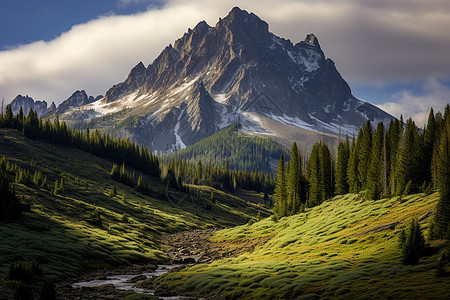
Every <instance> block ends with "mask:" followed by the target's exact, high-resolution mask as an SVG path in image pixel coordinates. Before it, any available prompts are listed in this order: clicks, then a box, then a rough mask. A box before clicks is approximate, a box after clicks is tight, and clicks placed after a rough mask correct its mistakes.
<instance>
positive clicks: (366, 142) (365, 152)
mask: <svg viewBox="0 0 450 300" xmlns="http://www.w3.org/2000/svg"><path fill="white" fill-rule="evenodd" d="M358 139H361V140H360V145H359V149H358V181H359V184H360V186H361V189H362V190H364V189H366V188H367V186H366V180H367V172H368V170H369V166H370V157H371V149H372V125H371V124H370V121H369V120H367V122H366V125H365V126H364V127H363V131H362V135H361V136H359V135H358ZM357 142H358V141H357Z"/></svg>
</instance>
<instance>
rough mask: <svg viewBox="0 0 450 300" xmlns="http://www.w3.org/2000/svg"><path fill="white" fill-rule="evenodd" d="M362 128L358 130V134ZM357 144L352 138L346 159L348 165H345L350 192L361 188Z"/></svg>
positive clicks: (355, 191)
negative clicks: (348, 155)
mask: <svg viewBox="0 0 450 300" xmlns="http://www.w3.org/2000/svg"><path fill="white" fill-rule="evenodd" d="M361 132H362V130H360V133H359V134H362V133H361ZM359 144H360V143H356V142H355V140H354V139H353V141H352V146H351V150H350V157H349V159H348V167H347V182H348V189H349V192H350V193H358V192H359V191H360V189H361V185H360V183H359V180H358V149H359Z"/></svg>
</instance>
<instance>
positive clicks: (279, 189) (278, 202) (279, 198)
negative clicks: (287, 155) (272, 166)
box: [273, 153, 287, 218]
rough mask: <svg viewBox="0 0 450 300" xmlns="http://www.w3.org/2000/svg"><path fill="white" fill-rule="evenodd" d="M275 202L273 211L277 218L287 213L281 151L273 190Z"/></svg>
mask: <svg viewBox="0 0 450 300" xmlns="http://www.w3.org/2000/svg"><path fill="white" fill-rule="evenodd" d="M274 198H275V204H274V208H273V209H274V212H275V216H276V217H277V218H281V217H284V216H286V215H287V191H286V172H285V166H284V155H283V153H281V156H280V162H279V164H278V169H277V179H276V183H275V192H274Z"/></svg>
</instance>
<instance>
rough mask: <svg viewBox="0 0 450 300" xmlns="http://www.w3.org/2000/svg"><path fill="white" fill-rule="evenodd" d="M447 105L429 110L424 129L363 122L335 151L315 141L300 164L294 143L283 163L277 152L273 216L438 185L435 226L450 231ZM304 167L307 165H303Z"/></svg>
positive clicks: (449, 108)
mask: <svg viewBox="0 0 450 300" xmlns="http://www.w3.org/2000/svg"><path fill="white" fill-rule="evenodd" d="M449 114H450V106H449V105H447V107H446V108H445V111H444V115H442V113H441V112H437V113H436V114H435V113H434V111H433V109H431V110H430V112H429V115H428V122H427V124H426V126H425V127H424V128H423V129H420V128H418V127H417V126H416V124H415V123H414V121H413V120H412V119H411V118H410V119H408V120H406V123H404V122H403V119H402V118H400V120H398V119H393V120H391V122H390V124H389V127H388V128H385V126H384V124H383V123H382V122H380V123H378V124H377V126H376V128H375V129H373V128H372V124H371V122H370V121H367V122H366V123H365V124H364V126H363V127H362V128H361V129H360V130H359V133H358V135H357V137H356V138H355V137H353V138H352V139H351V140H350V139H349V138H348V136H347V137H346V138H345V139H342V140H341V139H340V141H339V142H338V145H337V153H336V154H335V153H334V151H335V149H333V148H332V147H331V149H330V146H329V145H327V144H325V143H324V142H323V141H319V142H318V143H316V144H315V145H314V146H313V148H312V150H311V153H310V155H309V158H308V159H307V162H306V164H305V163H303V162H302V159H301V157H302V156H301V155H300V150H299V149H298V147H297V145H296V143H294V144H293V146H292V149H291V152H290V157H291V159H290V160H289V162H288V163H287V164H285V161H284V155H283V154H281V156H280V162H279V165H278V170H277V175H276V183H275V194H274V198H275V205H274V212H275V215H276V216H277V217H283V216H288V215H292V214H296V213H298V212H301V211H302V210H303V209H304V208H305V207H312V206H315V205H318V204H320V203H322V202H323V201H325V200H327V199H329V198H331V197H333V196H334V195H343V194H347V193H363V194H364V196H365V197H366V198H367V199H373V200H377V199H381V198H384V197H388V196H404V195H410V194H413V193H418V192H426V193H431V192H433V191H434V190H435V189H439V192H440V201H439V203H438V205H437V214H436V228H437V229H436V230H437V232H438V234H439V235H440V236H445V234H447V233H450V225H449V224H450V137H449V136H450V116H449ZM305 165H306V166H305Z"/></svg>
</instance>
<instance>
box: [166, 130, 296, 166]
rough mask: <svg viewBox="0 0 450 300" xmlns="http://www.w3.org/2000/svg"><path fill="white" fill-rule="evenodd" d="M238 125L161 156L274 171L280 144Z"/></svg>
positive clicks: (279, 153)
mask: <svg viewBox="0 0 450 300" xmlns="http://www.w3.org/2000/svg"><path fill="white" fill-rule="evenodd" d="M240 128H241V125H240V124H239V123H237V122H236V123H233V124H232V125H230V126H228V127H226V128H224V129H222V130H220V131H218V132H216V133H215V134H213V135H211V136H209V137H207V138H205V139H203V140H201V141H199V142H197V143H195V144H193V145H191V146H188V147H186V148H184V149H182V150H179V151H176V152H174V153H172V154H169V155H167V156H166V157H165V159H166V160H167V161H170V160H172V159H173V158H181V159H183V160H186V161H188V162H191V163H196V162H198V161H199V160H201V161H202V162H203V164H211V165H213V166H225V164H228V167H229V168H230V169H231V170H233V169H236V170H247V171H250V172H252V171H256V172H258V171H262V172H264V173H274V172H275V171H276V167H277V164H278V160H279V158H280V155H281V153H282V152H284V155H285V156H288V154H287V152H288V151H286V150H285V149H283V147H282V146H281V145H280V144H279V143H277V142H275V141H273V140H271V139H269V138H262V137H259V136H254V135H250V134H247V133H246V132H243V131H239V130H240Z"/></svg>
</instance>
